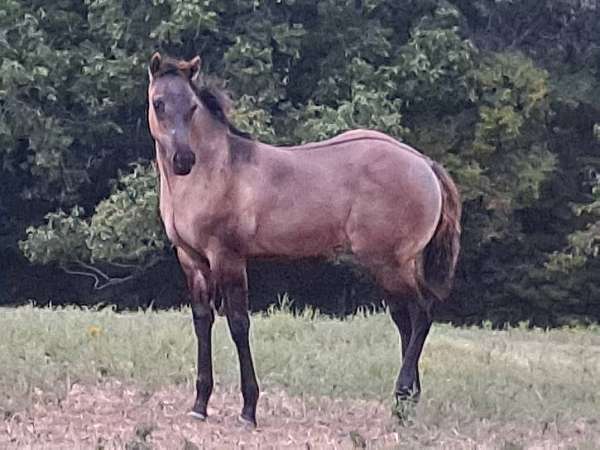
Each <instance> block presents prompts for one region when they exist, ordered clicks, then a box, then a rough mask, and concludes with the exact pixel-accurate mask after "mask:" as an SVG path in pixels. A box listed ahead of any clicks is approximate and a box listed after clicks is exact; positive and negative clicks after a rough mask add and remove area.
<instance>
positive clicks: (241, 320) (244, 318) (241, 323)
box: [227, 311, 250, 343]
mask: <svg viewBox="0 0 600 450" xmlns="http://www.w3.org/2000/svg"><path fill="white" fill-rule="evenodd" d="M227 322H228V324H229V331H230V332H231V337H232V338H233V340H234V342H236V343H238V342H242V341H244V340H247V339H248V333H249V331H250V317H249V316H248V313H247V312H245V311H244V312H243V313H242V312H237V311H236V312H231V313H229V314H228V315H227Z"/></svg>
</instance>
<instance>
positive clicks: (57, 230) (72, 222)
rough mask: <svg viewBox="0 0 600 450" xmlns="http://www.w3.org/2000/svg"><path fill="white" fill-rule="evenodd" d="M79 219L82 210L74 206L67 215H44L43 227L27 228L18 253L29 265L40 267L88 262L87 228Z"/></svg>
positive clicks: (82, 220)
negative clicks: (56, 263)
mask: <svg viewBox="0 0 600 450" xmlns="http://www.w3.org/2000/svg"><path fill="white" fill-rule="evenodd" d="M82 216H83V210H82V209H81V208H79V207H77V206H76V207H74V208H73V209H72V210H71V212H70V213H69V214H67V213H65V212H63V211H58V212H56V213H48V214H46V217H45V218H46V223H45V224H44V225H42V226H39V227H29V228H27V240H25V241H22V242H20V243H19V246H20V248H21V251H22V252H23V254H24V255H25V256H26V257H27V258H28V259H29V260H30V261H32V262H36V263H41V264H47V263H49V262H51V261H59V262H63V263H64V262H67V261H72V260H86V259H89V258H90V256H91V252H90V249H89V248H88V247H87V245H86V239H87V237H88V236H89V224H88V223H87V222H86V221H85V219H84V218H83V217H82Z"/></svg>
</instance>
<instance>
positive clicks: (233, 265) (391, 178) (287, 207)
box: [148, 53, 461, 426]
mask: <svg viewBox="0 0 600 450" xmlns="http://www.w3.org/2000/svg"><path fill="white" fill-rule="evenodd" d="M200 68H201V59H200V57H199V56H196V57H195V58H193V59H191V60H181V59H174V58H171V57H168V56H164V57H163V56H161V55H160V53H155V54H153V55H152V57H151V59H150V63H149V67H148V74H149V83H148V121H149V128H150V133H151V135H152V137H153V139H154V143H155V152H156V165H157V168H158V173H159V179H160V181H159V188H160V196H159V210H160V215H161V218H162V221H163V225H164V227H165V231H166V234H167V236H168V238H169V240H170V241H171V243H172V245H173V246H174V247H175V250H176V253H177V257H178V259H179V263H180V265H181V268H182V271H183V272H184V274H185V277H186V280H187V286H188V288H189V292H190V297H191V309H192V317H193V323H194V330H195V334H196V337H197V342H198V355H197V357H198V359H197V361H198V364H197V378H196V400H195V402H194V405H193V408H192V410H191V411H190V412H189V414H190V415H191V416H192V417H194V418H197V419H200V420H205V419H206V418H207V404H208V401H209V398H210V396H211V393H212V390H213V372H212V356H211V349H212V347H211V330H212V325H213V322H214V318H215V313H221V314H223V315H225V317H226V320H227V323H228V326H229V330H230V333H231V337H232V339H233V341H234V343H235V346H236V349H237V354H238V358H239V367H240V378H241V393H242V397H243V407H242V410H241V415H240V416H239V418H240V419H241V420H242V421H243V422H245V423H247V424H250V425H253V426H256V405H257V402H258V397H259V387H258V383H257V380H256V375H255V371H254V363H253V359H252V353H251V349H250V345H249V339H248V333H249V328H250V318H249V314H248V280H247V274H246V264H247V261H248V259H249V258H258V257H289V258H302V257H324V258H327V257H333V256H335V255H339V254H340V253H343V254H346V253H351V254H352V257H353V258H354V261H356V262H357V263H358V264H359V265H360V266H361V267H363V268H364V269H365V270H366V271H368V273H369V274H370V275H371V276H372V277H373V279H374V280H375V282H376V283H377V284H378V285H379V286H380V287H381V288H382V290H381V291H382V292H383V296H384V300H385V303H386V306H387V308H388V309H389V312H390V315H391V318H392V321H393V322H394V323H395V325H396V327H397V329H398V332H399V335H400V343H401V357H400V362H401V369H400V372H399V374H398V377H397V379H396V383H395V397H396V400H397V401H405V400H407V399H418V398H419V394H420V392H421V383H420V378H419V367H418V366H419V358H420V355H421V351H422V349H423V345H424V343H425V340H426V338H427V335H428V333H429V330H430V327H431V323H432V315H431V311H432V308H433V306H434V305H435V304H436V303H437V302H441V301H443V300H444V299H446V298H447V297H448V296H449V293H450V289H451V285H452V281H453V277H454V272H455V267H456V264H457V259H458V254H459V249H460V233H461V226H460V218H461V201H460V195H459V192H458V189H457V187H456V185H455V183H454V182H453V180H452V179H451V177H450V176H449V175H448V173H447V172H446V170H445V169H444V168H443V167H442V166H441V165H440V164H439V163H437V162H435V161H432V160H431V159H429V158H428V157H426V156H424V155H423V154H422V153H420V152H418V151H417V150H415V149H413V148H411V147H409V146H408V145H405V144H403V143H401V142H399V141H397V140H396V139H394V138H392V137H390V136H388V135H386V134H384V133H381V132H377V131H373V130H366V129H356V130H350V131H347V132H344V133H342V134H340V135H338V136H336V137H333V138H331V139H328V140H324V141H321V142H314V143H307V144H304V145H299V146H290V147H277V146H273V145H269V144H266V143H263V142H260V141H258V140H257V139H254V138H253V137H252V136H251V135H249V134H248V133H245V132H243V131H240V130H239V129H238V128H236V127H235V126H234V125H233V124H232V122H231V120H230V119H229V112H230V109H231V101H230V99H229V97H228V96H227V94H226V93H225V91H224V90H223V89H221V88H219V87H215V86H211V85H210V84H209V83H206V82H204V83H203V82H202V80H203V79H204V78H205V77H204V76H203V75H202V74H201V72H200Z"/></svg>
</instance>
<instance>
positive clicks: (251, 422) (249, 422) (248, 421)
mask: <svg viewBox="0 0 600 450" xmlns="http://www.w3.org/2000/svg"><path fill="white" fill-rule="evenodd" d="M238 421H239V422H240V423H241V424H243V425H244V426H246V427H250V428H256V419H254V418H252V417H245V416H244V415H243V414H240V415H239V416H238Z"/></svg>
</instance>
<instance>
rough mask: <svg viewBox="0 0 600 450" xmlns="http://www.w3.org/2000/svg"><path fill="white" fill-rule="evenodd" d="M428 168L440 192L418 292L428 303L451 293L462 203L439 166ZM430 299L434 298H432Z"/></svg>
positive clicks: (446, 173) (458, 248) (454, 187)
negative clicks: (438, 212)
mask: <svg viewBox="0 0 600 450" xmlns="http://www.w3.org/2000/svg"><path fill="white" fill-rule="evenodd" d="M431 168H432V169H433V172H434V173H435V175H436V177H437V179H438V181H439V183H440V187H441V190H442V213H441V216H440V221H439V223H438V226H437V229H436V230H435V234H434V235H433V238H432V239H431V241H429V244H427V247H425V250H424V252H423V266H422V269H423V272H422V276H421V277H420V278H421V280H420V281H421V283H419V284H421V286H420V287H421V292H422V294H428V297H430V300H437V301H443V300H445V299H446V298H447V297H448V295H449V294H450V289H451V288H452V281H453V279H454V271H455V269H456V263H457V261H458V253H459V250H460V232H461V227H460V216H461V209H462V205H461V201H460V194H459V192H458V188H457V187H456V184H454V181H452V178H450V175H448V172H446V170H445V169H444V168H443V167H442V166H441V165H440V164H438V163H436V162H433V163H432V166H431ZM431 297H433V298H431Z"/></svg>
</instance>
